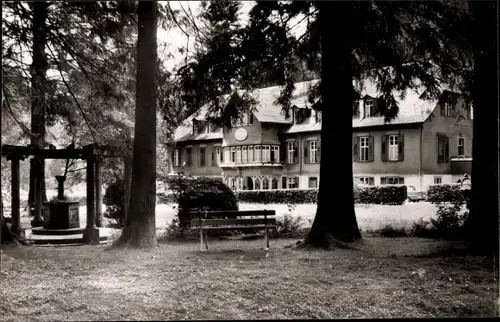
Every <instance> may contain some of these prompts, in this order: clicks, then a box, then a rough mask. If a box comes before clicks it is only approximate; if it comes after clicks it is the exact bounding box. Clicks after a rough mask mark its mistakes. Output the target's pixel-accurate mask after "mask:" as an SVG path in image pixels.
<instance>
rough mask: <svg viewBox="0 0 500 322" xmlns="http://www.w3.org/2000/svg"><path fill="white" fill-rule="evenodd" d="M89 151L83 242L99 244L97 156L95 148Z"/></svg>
mask: <svg viewBox="0 0 500 322" xmlns="http://www.w3.org/2000/svg"><path fill="white" fill-rule="evenodd" d="M89 150H91V151H89V152H87V226H86V227H85V229H84V231H83V242H84V243H85V244H90V245H97V244H99V229H97V227H96V224H95V222H96V218H95V202H94V197H95V192H94V187H95V182H94V174H95V172H94V170H95V168H94V166H95V156H94V155H93V149H91V148H90V149H89Z"/></svg>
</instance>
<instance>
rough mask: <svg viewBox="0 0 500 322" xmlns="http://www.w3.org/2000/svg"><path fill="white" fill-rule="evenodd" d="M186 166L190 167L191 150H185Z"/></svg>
mask: <svg viewBox="0 0 500 322" xmlns="http://www.w3.org/2000/svg"><path fill="white" fill-rule="evenodd" d="M186 165H187V166H190V165H191V148H186Z"/></svg>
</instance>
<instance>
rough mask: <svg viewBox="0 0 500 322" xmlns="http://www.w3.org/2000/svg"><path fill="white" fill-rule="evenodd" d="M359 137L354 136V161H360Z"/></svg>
mask: <svg viewBox="0 0 500 322" xmlns="http://www.w3.org/2000/svg"><path fill="white" fill-rule="evenodd" d="M358 146H359V138H358V137H357V136H355V137H353V138H352V156H353V161H359V150H358Z"/></svg>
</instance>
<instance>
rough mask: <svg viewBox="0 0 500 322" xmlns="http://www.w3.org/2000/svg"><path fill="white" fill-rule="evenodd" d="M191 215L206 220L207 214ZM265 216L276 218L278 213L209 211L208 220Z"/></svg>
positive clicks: (262, 211)
mask: <svg viewBox="0 0 500 322" xmlns="http://www.w3.org/2000/svg"><path fill="white" fill-rule="evenodd" d="M189 215H190V216H191V218H196V217H200V216H201V217H202V218H204V217H205V212H204V211H195V212H190V213H189ZM264 215H266V216H267V217H270V216H275V215H276V211H274V210H241V211H235V210H230V211H209V212H208V213H207V218H217V217H231V216H234V217H236V216H237V217H248V216H264Z"/></svg>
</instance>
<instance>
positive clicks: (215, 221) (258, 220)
mask: <svg viewBox="0 0 500 322" xmlns="http://www.w3.org/2000/svg"><path fill="white" fill-rule="evenodd" d="M266 222H267V224H268V225H270V224H275V223H276V219H274V218H267V219H264V218H252V219H206V220H203V219H201V220H200V219H193V220H191V226H200V224H203V226H218V225H226V226H227V225H259V224H262V225H264V224H265V223H266Z"/></svg>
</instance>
